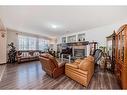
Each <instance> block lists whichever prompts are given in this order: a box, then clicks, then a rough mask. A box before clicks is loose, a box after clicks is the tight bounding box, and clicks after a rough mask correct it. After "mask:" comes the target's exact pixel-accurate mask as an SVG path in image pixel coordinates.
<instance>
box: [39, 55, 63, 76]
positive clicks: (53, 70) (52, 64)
mask: <svg viewBox="0 0 127 95" xmlns="http://www.w3.org/2000/svg"><path fill="white" fill-rule="evenodd" d="M39 60H40V62H41V65H42V69H43V70H44V71H45V72H46V73H47V74H48V75H50V76H51V77H53V78H56V77H58V76H60V75H61V74H63V73H64V69H65V66H64V64H65V62H61V61H59V60H56V58H55V57H53V56H52V55H50V54H48V53H43V54H41V55H40V57H39Z"/></svg>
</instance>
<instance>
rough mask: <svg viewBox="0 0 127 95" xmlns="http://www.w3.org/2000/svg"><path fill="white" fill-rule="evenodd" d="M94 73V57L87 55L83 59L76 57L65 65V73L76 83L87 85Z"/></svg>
mask: <svg viewBox="0 0 127 95" xmlns="http://www.w3.org/2000/svg"><path fill="white" fill-rule="evenodd" d="M93 73H94V57H92V56H88V57H87V58H84V59H83V60H81V59H77V60H75V61H74V62H73V63H67V64H66V65H65V74H66V75H67V76H68V77H70V78H71V79H73V80H75V81H77V82H78V83H80V84H82V85H84V86H86V87H87V86H88V84H89V82H90V80H91V78H92V76H93Z"/></svg>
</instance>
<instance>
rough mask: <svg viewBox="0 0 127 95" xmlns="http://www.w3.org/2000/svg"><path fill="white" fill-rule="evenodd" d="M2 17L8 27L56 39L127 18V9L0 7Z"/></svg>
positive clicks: (107, 7) (98, 7)
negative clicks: (59, 36) (66, 34)
mask: <svg viewBox="0 0 127 95" xmlns="http://www.w3.org/2000/svg"><path fill="white" fill-rule="evenodd" d="M0 15H1V18H2V20H3V22H4V24H5V25H6V26H7V27H9V28H12V29H16V30H20V31H24V32H32V33H39V34H42V35H48V36H49V37H56V36H57V35H63V34H65V33H67V31H69V32H70V33H71V32H72V33H73V32H79V31H83V30H88V29H92V28H96V27H100V26H103V25H107V24H112V23H115V22H117V21H120V20H124V19H127V7H126V6H122V7H120V6H115V7H112V6H105V7H104V6H0ZM53 27H55V28H53Z"/></svg>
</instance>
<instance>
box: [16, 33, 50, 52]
mask: <svg viewBox="0 0 127 95" xmlns="http://www.w3.org/2000/svg"><path fill="white" fill-rule="evenodd" d="M48 43H49V41H48V40H45V39H42V38H37V37H31V36H23V35H18V45H19V50H42V51H45V50H47V49H48Z"/></svg>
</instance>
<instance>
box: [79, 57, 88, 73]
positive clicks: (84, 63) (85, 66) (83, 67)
mask: <svg viewBox="0 0 127 95" xmlns="http://www.w3.org/2000/svg"><path fill="white" fill-rule="evenodd" d="M90 64H91V62H90V61H89V60H87V59H84V60H82V61H81V62H80V64H79V69H81V70H83V71H87V70H88V66H89V65H90Z"/></svg>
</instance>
